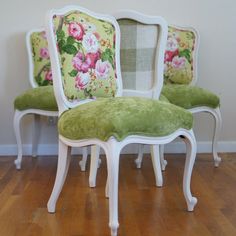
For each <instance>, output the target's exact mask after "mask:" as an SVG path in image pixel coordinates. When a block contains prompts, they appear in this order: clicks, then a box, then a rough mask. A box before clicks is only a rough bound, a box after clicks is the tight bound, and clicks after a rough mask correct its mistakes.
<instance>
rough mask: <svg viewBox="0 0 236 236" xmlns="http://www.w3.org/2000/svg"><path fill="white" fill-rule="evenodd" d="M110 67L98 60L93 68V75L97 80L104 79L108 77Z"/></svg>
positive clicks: (105, 62) (107, 63)
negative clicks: (94, 74)
mask: <svg viewBox="0 0 236 236" xmlns="http://www.w3.org/2000/svg"><path fill="white" fill-rule="evenodd" d="M110 68H111V65H110V63H109V62H108V61H104V62H102V61H101V60H98V61H97V63H96V66H95V73H96V76H97V77H98V78H99V79H106V78H107V77H108V75H109V72H110Z"/></svg>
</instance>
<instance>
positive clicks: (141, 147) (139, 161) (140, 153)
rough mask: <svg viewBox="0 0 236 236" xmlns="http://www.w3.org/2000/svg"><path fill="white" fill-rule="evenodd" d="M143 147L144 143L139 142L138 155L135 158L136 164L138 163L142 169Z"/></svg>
mask: <svg viewBox="0 0 236 236" xmlns="http://www.w3.org/2000/svg"><path fill="white" fill-rule="evenodd" d="M143 149H144V145H143V144H139V145H138V157H137V158H136V159H135V164H136V167H137V168H138V169H140V168H141V165H142V160H143Z"/></svg>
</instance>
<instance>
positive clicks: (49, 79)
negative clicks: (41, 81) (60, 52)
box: [45, 70, 52, 81]
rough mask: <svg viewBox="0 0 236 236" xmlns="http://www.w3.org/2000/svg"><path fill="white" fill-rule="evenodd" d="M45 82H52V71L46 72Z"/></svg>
mask: <svg viewBox="0 0 236 236" xmlns="http://www.w3.org/2000/svg"><path fill="white" fill-rule="evenodd" d="M45 80H48V81H52V71H51V70H49V71H47V73H46V75H45Z"/></svg>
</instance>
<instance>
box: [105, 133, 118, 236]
mask: <svg viewBox="0 0 236 236" xmlns="http://www.w3.org/2000/svg"><path fill="white" fill-rule="evenodd" d="M105 152H106V158H107V173H108V183H107V185H108V186H109V190H108V191H109V227H110V229H111V236H117V230H118V227H119V222H118V175H119V158H120V148H119V142H117V141H116V140H115V139H114V138H111V139H109V140H108V142H107V148H106V150H105ZM108 186H107V187H108Z"/></svg>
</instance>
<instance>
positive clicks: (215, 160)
mask: <svg viewBox="0 0 236 236" xmlns="http://www.w3.org/2000/svg"><path fill="white" fill-rule="evenodd" d="M221 161H222V159H221V157H219V156H218V155H216V156H214V163H215V167H219V165H220V163H221Z"/></svg>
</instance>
